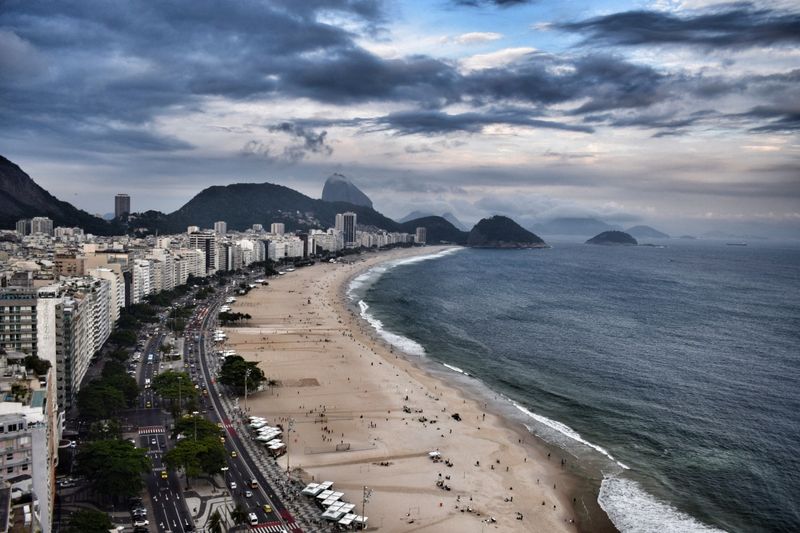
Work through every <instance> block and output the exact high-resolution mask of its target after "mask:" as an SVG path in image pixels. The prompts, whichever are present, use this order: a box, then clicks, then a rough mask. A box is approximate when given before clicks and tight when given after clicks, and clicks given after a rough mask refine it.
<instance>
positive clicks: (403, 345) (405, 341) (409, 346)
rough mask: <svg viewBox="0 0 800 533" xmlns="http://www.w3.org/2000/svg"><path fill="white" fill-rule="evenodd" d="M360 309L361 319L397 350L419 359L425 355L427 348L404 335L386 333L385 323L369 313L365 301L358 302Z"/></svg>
mask: <svg viewBox="0 0 800 533" xmlns="http://www.w3.org/2000/svg"><path fill="white" fill-rule="evenodd" d="M358 307H359V309H361V318H363V319H364V320H366V321H367V322H368V323H369V325H370V326H372V327H373V328H374V329H375V331H376V332H377V333H378V335H379V336H380V337H381V338H382V339H383V340H385V341H386V342H388V343H389V344H391V345H392V346H394V347H395V348H397V349H399V350H401V351H403V352H405V353H407V354H408V355H416V356H418V357H422V356H424V355H425V348H423V347H422V345H421V344H420V343H418V342H416V341H414V340H411V339H409V338H408V337H403V336H402V335H398V334H397V333H392V332H391V331H386V330H385V329H383V322H381V321H380V320H378V319H377V318H375V317H374V316H372V315H371V314H370V313H369V312H368V310H369V305H367V303H366V302H365V301H364V300H359V301H358Z"/></svg>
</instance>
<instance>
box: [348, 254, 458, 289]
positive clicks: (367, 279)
mask: <svg viewBox="0 0 800 533" xmlns="http://www.w3.org/2000/svg"><path fill="white" fill-rule="evenodd" d="M459 250H463V248H447V249H445V250H442V251H441V252H436V253H433V254H428V255H418V256H414V257H406V258H404V259H395V260H394V261H387V262H386V263H381V264H379V265H376V266H374V267H372V268H370V269H369V270H367V271H366V272H363V273H362V274H359V275H358V276H356V277H354V278H353V279H352V280H351V281H350V284H349V285H348V286H347V298H348V299H349V300H350V301H354V300H355V299H356V298H357V295H358V293H359V292H360V289H362V288H364V287H368V286H370V285H372V284H373V283H375V282H376V281H377V280H378V279H379V278H380V277H381V276H383V275H384V274H385V273H386V272H387V271H389V270H390V269H392V268H395V267H398V266H402V265H411V264H414V263H421V262H423V261H430V260H431V259H440V258H442V257H445V256H448V255H451V254H454V253H456V252H458V251H459Z"/></svg>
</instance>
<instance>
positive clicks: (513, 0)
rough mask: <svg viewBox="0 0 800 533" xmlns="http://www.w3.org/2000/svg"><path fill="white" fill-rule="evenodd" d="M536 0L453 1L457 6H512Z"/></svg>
mask: <svg viewBox="0 0 800 533" xmlns="http://www.w3.org/2000/svg"><path fill="white" fill-rule="evenodd" d="M535 1H536V0H453V3H454V4H456V5H459V6H468V7H483V6H495V7H514V6H519V5H523V4H532V3H534V2H535Z"/></svg>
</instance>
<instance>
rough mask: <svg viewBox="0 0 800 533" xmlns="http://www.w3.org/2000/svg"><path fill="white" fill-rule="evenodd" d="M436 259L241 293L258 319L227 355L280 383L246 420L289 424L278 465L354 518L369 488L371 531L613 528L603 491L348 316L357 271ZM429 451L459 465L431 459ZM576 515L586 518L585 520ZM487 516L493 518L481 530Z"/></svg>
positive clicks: (346, 270)
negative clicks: (253, 363) (333, 493)
mask: <svg viewBox="0 0 800 533" xmlns="http://www.w3.org/2000/svg"><path fill="white" fill-rule="evenodd" d="M441 249H443V248H437V247H427V248H413V249H401V250H393V251H387V252H381V253H370V254H366V255H362V256H356V257H355V258H353V261H354V263H352V264H344V263H337V264H328V263H322V264H318V265H314V266H312V267H307V268H298V269H297V270H296V271H294V272H290V273H287V274H286V275H284V276H279V277H276V278H272V279H270V280H269V286H266V287H259V288H257V289H254V290H253V291H251V292H250V293H249V294H248V295H246V296H243V297H239V299H238V300H237V301H236V303H234V304H233V305H232V308H233V311H238V312H242V313H249V314H250V315H251V316H252V319H251V320H250V321H248V323H247V324H245V325H243V327H233V328H227V329H226V332H227V334H228V336H229V339H228V341H227V343H226V345H225V347H226V348H232V349H235V350H236V351H237V352H238V353H239V355H241V356H243V357H244V358H245V359H248V360H257V361H259V363H260V368H262V369H263V370H264V372H265V374H266V375H267V377H268V378H270V379H274V380H277V382H278V385H277V386H274V387H271V388H270V389H269V390H265V391H262V392H257V393H255V394H251V395H250V396H249V397H248V402H247V405H248V408H249V414H251V415H259V416H264V417H266V418H267V419H268V420H269V421H270V423H281V424H283V426H284V427H286V426H287V421H288V419H290V418H291V419H293V420H294V423H293V428H294V429H293V431H292V432H291V433H290V434H289V435H284V441H285V442H286V441H288V449H289V452H288V454H287V455H288V457H287V456H284V457H281V458H280V459H279V461H280V464H281V465H284V468H285V467H286V464H287V461H288V464H289V465H290V466H291V471H292V474H291V475H292V476H293V477H295V478H296V477H300V478H302V479H303V480H304V481H307V482H310V481H312V480H315V481H324V480H331V481H333V482H334V488H335V489H337V490H341V491H342V492H344V493H345V496H344V498H343V499H344V500H346V501H348V502H350V503H354V504H356V509H355V511H356V512H358V513H359V514H360V513H361V508H362V487H363V486H368V487H369V488H370V489H372V495H371V497H370V498H369V501H368V502H367V504H366V509H365V514H366V516H368V517H369V525H370V529H374V528H379V529H380V530H381V531H387V532H393V531H431V532H432V531H452V532H472V531H474V532H479V531H489V530H492V529H494V530H497V531H548V532H556V531H579V530H585V531H606V530H609V526H610V523H609V522H608V520H607V518H605V517H604V516H603V515H602V512H601V511H600V512H599V513H598V512H597V509H593V510H590V511H588V512H587V511H586V503H587V501H588V504H589V506H590V507H591V505H592V504H593V503H594V502H593V500H594V498H596V493H595V492H594V490H591V489H590V488H588V487H587V486H586V484H585V483H582V481H581V479H580V478H579V477H578V476H575V475H573V474H571V473H570V471H569V469H565V468H564V467H562V465H561V462H560V458H561V455H559V454H558V451H557V450H556V449H550V448H548V447H546V446H544V445H542V444H541V443H537V440H536V439H535V438H533V437H531V436H530V434H528V433H527V432H526V431H525V429H524V428H522V427H515V425H513V424H510V423H508V422H507V421H505V420H504V419H502V418H500V417H498V416H496V415H495V414H493V413H491V412H488V411H487V410H486V408H485V406H484V404H482V403H480V402H478V401H476V400H473V399H470V398H468V397H466V396H465V395H464V394H463V393H462V392H461V391H459V390H458V389H456V388H454V387H453V386H450V385H448V384H446V383H444V382H442V381H440V380H439V379H435V378H433V377H431V376H430V375H428V374H427V373H425V372H424V371H423V370H422V369H421V368H419V367H418V366H417V365H415V364H414V363H413V360H412V358H407V357H404V356H402V355H401V354H399V353H397V350H394V351H393V350H392V349H391V348H390V347H389V346H387V345H386V344H385V343H383V342H380V341H379V340H377V339H376V338H375V337H374V330H372V328H370V327H369V325H368V324H366V323H365V322H364V321H363V320H361V319H360V317H358V316H357V315H355V313H354V312H353V311H352V310H351V309H349V308H348V307H347V305H346V301H345V300H346V298H345V289H346V286H347V283H348V282H349V280H350V279H352V278H353V277H354V276H355V275H357V274H358V273H360V272H363V271H364V270H366V269H367V268H369V267H370V266H373V265H375V264H377V263H379V262H383V261H389V260H392V259H398V258H401V257H410V256H412V255H420V254H431V253H435V252H436V251H439V250H441ZM240 405H242V403H241V401H240ZM404 407H406V408H407V409H406V410H405V411H404ZM409 410H410V411H411V412H410V413H409V412H406V411H409ZM455 413H458V415H459V416H460V418H461V421H457V420H455V419H454V418H453V417H452V415H453V414H455ZM337 448H338V449H339V450H337ZM431 451H439V452H440V453H441V457H442V458H443V459H445V460H448V461H450V462H452V466H447V465H446V464H445V462H439V463H434V462H433V461H432V460H431V459H430V457H429V452H431ZM549 452H551V453H552V456H548V454H549ZM437 482H441V483H440V484H441V485H444V486H447V487H450V490H449V491H448V490H446V489H444V488H441V487H439V486H437ZM575 496H578V497H579V499H578V500H577V505H574V504H573V499H572V498H573V497H575ZM594 507H595V508H596V507H597V506H596V504H595V505H594ZM468 508H470V509H471V510H472V512H469V511H467V509H468ZM576 508H577V509H578V510H582V512H580V513H579V515H578V516H576ZM518 512H519V513H522V520H518V519H517V513H518ZM489 517H492V518H494V520H496V522H494V523H485V522H484V520H486V519H488V518H489ZM571 520H576V521H577V522H578V523H577V524H576V523H571V522H570V521H571ZM587 520H589V522H588V525H587ZM592 520H593V522H592ZM611 529H613V528H611Z"/></svg>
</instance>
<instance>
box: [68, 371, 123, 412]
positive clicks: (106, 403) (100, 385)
mask: <svg viewBox="0 0 800 533" xmlns="http://www.w3.org/2000/svg"><path fill="white" fill-rule="evenodd" d="M125 403H126V402H125V395H124V393H123V392H122V391H121V390H119V389H117V388H115V387H114V386H112V385H111V384H109V383H107V382H105V381H104V380H95V381H92V382H91V383H89V384H88V385H86V386H85V387H83V388H82V389H81V390H80V392H78V410H79V411H80V414H81V416H83V417H85V418H88V419H90V420H103V419H106V418H110V417H111V415H113V414H114V413H116V412H117V411H118V410H120V409H122V408H124V407H125Z"/></svg>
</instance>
